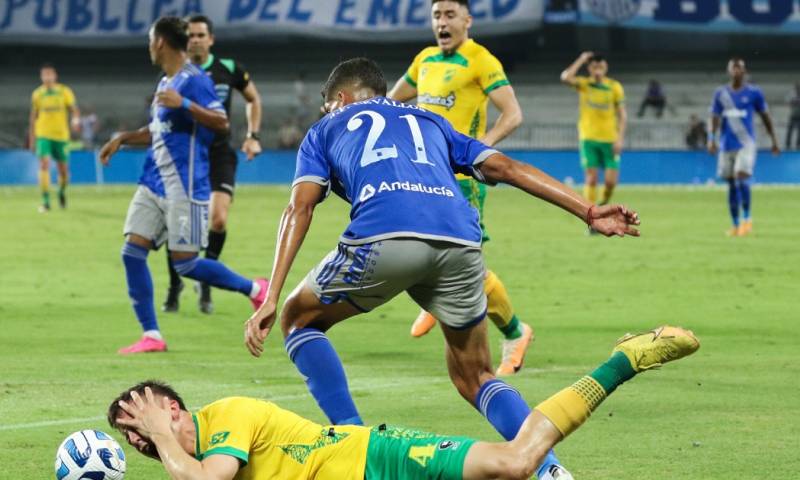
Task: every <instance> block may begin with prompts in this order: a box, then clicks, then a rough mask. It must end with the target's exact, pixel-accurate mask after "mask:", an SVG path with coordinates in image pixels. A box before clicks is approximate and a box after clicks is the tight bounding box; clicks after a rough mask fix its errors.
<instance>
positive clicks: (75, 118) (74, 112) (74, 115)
mask: <svg viewBox="0 0 800 480" xmlns="http://www.w3.org/2000/svg"><path fill="white" fill-rule="evenodd" d="M69 111H70V123H69V124H70V126H71V127H72V131H73V132H75V133H77V132H79V131H80V129H81V109H80V108H78V104H77V103H73V104H72V105H70V107H69Z"/></svg>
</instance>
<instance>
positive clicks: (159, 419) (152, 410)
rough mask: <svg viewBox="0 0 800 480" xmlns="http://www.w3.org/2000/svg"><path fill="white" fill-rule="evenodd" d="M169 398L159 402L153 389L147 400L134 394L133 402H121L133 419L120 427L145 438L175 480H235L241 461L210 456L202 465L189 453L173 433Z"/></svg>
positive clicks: (221, 456)
mask: <svg viewBox="0 0 800 480" xmlns="http://www.w3.org/2000/svg"><path fill="white" fill-rule="evenodd" d="M173 401H174V400H170V399H169V398H167V397H160V398H156V397H155V395H154V394H153V391H152V390H151V389H150V387H147V388H146V389H145V397H144V398H142V397H141V396H140V395H139V394H138V393H137V392H131V401H130V402H124V401H121V402H119V405H120V407H122V409H123V410H125V412H126V413H127V414H128V415H130V418H120V419H118V420H117V421H118V422H119V424H120V425H124V426H125V427H128V428H132V429H134V430H135V431H136V432H138V433H140V434H142V435H144V436H146V437H147V438H149V439H150V441H152V442H153V444H154V445H155V446H156V449H157V450H158V456H159V459H160V460H161V463H162V464H163V465H164V468H165V469H166V470H167V473H168V474H169V476H170V478H172V479H173V480H232V479H233V477H234V476H236V472H238V471H239V460H238V459H237V458H235V457H233V456H230V455H211V456H209V457H208V458H206V459H204V460H203V461H199V460H197V459H195V458H194V457H192V456H191V455H189V454H188V453H186V450H184V449H183V447H182V446H181V444H180V443H179V442H178V439H177V438H176V437H175V434H174V433H172V428H171V423H172V412H171V405H170V402H173Z"/></svg>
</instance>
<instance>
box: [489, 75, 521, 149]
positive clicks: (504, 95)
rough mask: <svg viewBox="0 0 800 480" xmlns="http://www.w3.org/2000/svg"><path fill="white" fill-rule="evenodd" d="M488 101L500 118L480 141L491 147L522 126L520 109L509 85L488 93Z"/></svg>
mask: <svg viewBox="0 0 800 480" xmlns="http://www.w3.org/2000/svg"><path fill="white" fill-rule="evenodd" d="M489 100H491V101H492V105H494V106H495V107H496V108H497V110H499V111H500V116H499V117H497V121H496V122H495V124H494V126H493V127H492V128H491V129H490V130H489V131H488V132H486V134H485V135H484V136H483V138H481V139H480V141H481V142H483V143H485V144H486V145H489V146H492V145H496V144H497V143H498V142H500V141H501V140H502V139H504V138H506V137H507V136H509V135H511V133H512V132H514V130H516V129H517V127H519V126H520V125H521V124H522V109H521V108H520V106H519V102H518V101H517V96H516V95H515V94H514V89H513V88H512V87H511V85H504V86H502V87H499V88H496V89H494V90H492V91H491V92H489Z"/></svg>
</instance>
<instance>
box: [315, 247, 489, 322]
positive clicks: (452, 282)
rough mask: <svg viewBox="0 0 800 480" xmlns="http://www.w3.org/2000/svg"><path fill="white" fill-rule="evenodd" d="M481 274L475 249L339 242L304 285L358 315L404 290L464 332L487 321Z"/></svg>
mask: <svg viewBox="0 0 800 480" xmlns="http://www.w3.org/2000/svg"><path fill="white" fill-rule="evenodd" d="M485 272H486V271H485V269H484V266H483V256H482V254H481V249H480V248H478V247H468V246H464V245H456V244H452V243H447V242H437V241H429V240H418V239H413V238H393V239H388V240H381V241H379V242H374V243H368V244H365V245H345V244H343V243H340V244H339V246H338V247H337V248H336V249H334V250H333V251H332V252H330V253H329V254H328V255H327V256H326V257H325V258H324V259H323V260H322V262H320V263H319V264H318V265H317V266H316V267H315V268H314V269H312V270H311V272H310V273H309V274H308V275H307V276H306V279H305V283H306V285H307V286H308V287H309V288H310V289H311V290H312V291H313V292H314V294H315V295H316V296H317V298H319V299H320V301H321V302H322V303H325V304H332V303H337V302H347V303H350V304H351V305H353V306H354V307H355V308H357V309H358V310H361V311H362V312H368V311H370V310H372V309H373V308H376V307H378V306H380V305H383V304H384V303H386V302H388V301H389V300H391V299H392V298H394V297H395V296H396V295H398V294H400V293H401V292H403V291H405V292H408V295H409V296H410V297H411V298H412V299H413V300H414V302H416V303H417V305H419V306H420V307H422V308H423V309H425V310H426V311H428V312H430V313H431V314H432V315H433V316H434V317H436V318H437V319H438V320H439V321H440V322H442V323H443V324H444V325H447V326H448V327H451V328H455V329H466V328H470V327H472V326H474V325H477V324H478V323H480V322H481V321H482V320H483V319H484V317H485V316H486V308H487V303H486V294H485V293H484V291H483V282H484V277H485Z"/></svg>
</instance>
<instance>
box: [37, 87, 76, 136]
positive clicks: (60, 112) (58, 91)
mask: <svg viewBox="0 0 800 480" xmlns="http://www.w3.org/2000/svg"><path fill="white" fill-rule="evenodd" d="M73 105H75V94H73V93H72V90H71V89H70V88H69V87H68V86H66V85H62V84H60V83H56V84H55V85H53V86H52V87H50V88H48V87H45V86H44V85H42V86H41V87H39V88H37V89H36V90H34V91H33V94H32V95H31V106H32V108H33V110H34V111H35V112H36V114H37V116H36V123H35V124H34V134H35V135H36V137H37V138H46V139H48V140H58V141H61V142H66V141H68V140H69V109H70V107H72V106H73Z"/></svg>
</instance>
